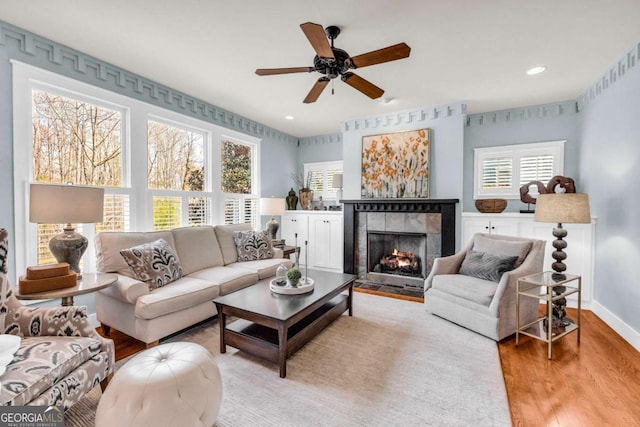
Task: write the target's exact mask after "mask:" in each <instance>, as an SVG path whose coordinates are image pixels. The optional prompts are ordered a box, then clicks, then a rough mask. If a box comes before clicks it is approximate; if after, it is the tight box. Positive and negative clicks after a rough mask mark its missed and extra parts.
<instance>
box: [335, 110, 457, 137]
mask: <svg viewBox="0 0 640 427" xmlns="http://www.w3.org/2000/svg"><path fill="white" fill-rule="evenodd" d="M466 111H467V105H466V104H464V103H458V104H451V105H439V106H435V107H424V108H416V109H412V110H405V111H397V112H393V113H389V114H382V115H379V116H371V117H367V118H363V119H354V120H347V121H344V122H340V127H341V129H342V131H343V132H354V131H358V130H362V129H375V128H383V127H387V126H398V125H402V124H413V123H420V122H425V121H428V120H436V119H440V118H448V117H454V116H463V115H464V114H466Z"/></svg>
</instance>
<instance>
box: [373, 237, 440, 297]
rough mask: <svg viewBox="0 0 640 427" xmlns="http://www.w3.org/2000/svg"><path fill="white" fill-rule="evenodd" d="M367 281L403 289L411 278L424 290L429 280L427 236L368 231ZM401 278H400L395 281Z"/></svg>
mask: <svg viewBox="0 0 640 427" xmlns="http://www.w3.org/2000/svg"><path fill="white" fill-rule="evenodd" d="M367 259H368V263H367V265H368V272H367V279H369V280H371V281H373V282H377V283H385V284H392V285H393V284H396V283H397V284H398V285H402V286H404V284H405V282H407V281H410V282H411V278H413V279H417V280H415V281H413V282H415V284H416V285H417V286H422V284H423V283H424V279H425V278H426V267H427V265H426V260H427V234H426V233H412V232H393V231H392V232H387V231H367ZM395 276H400V277H395Z"/></svg>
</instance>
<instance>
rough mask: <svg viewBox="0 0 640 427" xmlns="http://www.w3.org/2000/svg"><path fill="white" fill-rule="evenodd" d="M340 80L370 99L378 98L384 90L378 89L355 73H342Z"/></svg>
mask: <svg viewBox="0 0 640 427" xmlns="http://www.w3.org/2000/svg"><path fill="white" fill-rule="evenodd" d="M342 81H343V82H345V83H346V84H348V85H349V86H351V87H352V88H354V89H356V90H359V91H360V92H362V93H364V94H365V95H367V96H368V97H369V98H371V99H376V98H380V97H381V96H382V94H383V93H384V90H382V89H380V88H379V87H378V86H376V85H374V84H373V83H371V82H370V81H368V80H365V79H363V78H362V77H360V76H359V75H357V74H353V73H344V74H343V75H342Z"/></svg>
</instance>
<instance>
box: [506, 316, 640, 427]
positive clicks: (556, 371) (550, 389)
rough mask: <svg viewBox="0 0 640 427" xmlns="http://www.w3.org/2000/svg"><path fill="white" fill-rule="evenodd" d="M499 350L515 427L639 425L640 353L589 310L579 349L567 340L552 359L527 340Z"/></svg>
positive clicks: (557, 344)
mask: <svg viewBox="0 0 640 427" xmlns="http://www.w3.org/2000/svg"><path fill="white" fill-rule="evenodd" d="M567 312H568V316H569V318H572V319H575V318H576V311H575V310H572V309H568V310H567ZM498 350H499V353H500V361H501V363H502V373H503V375H504V380H505V384H506V387H507V395H508V396H509V407H510V410H511V421H512V423H513V425H514V426H526V427H535V426H580V427H582V426H625V427H628V426H640V353H639V352H638V351H637V350H636V349H634V348H633V347H632V346H631V345H630V344H629V343H627V342H626V341H625V340H623V339H622V338H621V337H620V336H619V335H618V334H617V333H615V332H614V331H613V329H611V328H610V327H609V326H607V324H605V323H604V322H603V321H602V320H601V319H600V318H599V317H598V316H596V315H595V314H593V313H592V312H591V311H586V310H583V311H582V334H581V337H580V345H578V344H577V334H576V332H572V333H571V334H569V335H566V336H565V337H563V338H562V339H560V340H558V341H556V342H555V343H554V344H553V359H552V360H548V359H547V344H546V343H544V342H542V341H538V340H535V339H533V338H529V337H521V338H520V343H519V346H518V347H516V340H515V337H511V338H509V339H507V340H504V341H503V342H500V343H499V344H498Z"/></svg>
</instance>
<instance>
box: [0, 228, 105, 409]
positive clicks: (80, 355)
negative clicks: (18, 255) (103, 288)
mask: <svg viewBox="0 0 640 427" xmlns="http://www.w3.org/2000/svg"><path fill="white" fill-rule="evenodd" d="M7 253H8V244H7V230H6V229H4V228H0V284H1V285H2V288H1V290H0V333H1V334H10V335H15V336H18V337H20V338H21V340H20V347H19V348H18V350H17V351H16V352H15V356H14V358H13V360H12V361H11V362H9V364H8V365H7V366H6V371H5V372H4V373H3V374H2V375H0V406H4V405H7V406H8V405H11V406H20V405H38V406H43V405H44V406H49V405H57V406H64V407H65V408H69V407H71V405H73V404H74V403H76V402H77V401H78V400H80V398H82V396H83V395H84V394H85V393H87V392H88V391H90V390H91V389H93V388H94V387H95V386H97V385H98V384H100V385H101V386H102V387H103V389H104V387H106V384H107V382H108V379H109V378H110V377H111V375H112V374H113V372H114V366H115V352H114V345H113V341H112V340H109V339H105V338H102V337H101V336H100V335H98V333H97V332H96V331H95V329H94V328H93V327H92V326H91V323H90V322H89V319H88V316H87V308H86V307H76V306H70V307H27V306H23V305H22V304H21V303H20V301H18V300H17V299H16V297H15V296H14V295H13V290H12V288H11V286H10V285H9V278H8V277H7Z"/></svg>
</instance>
